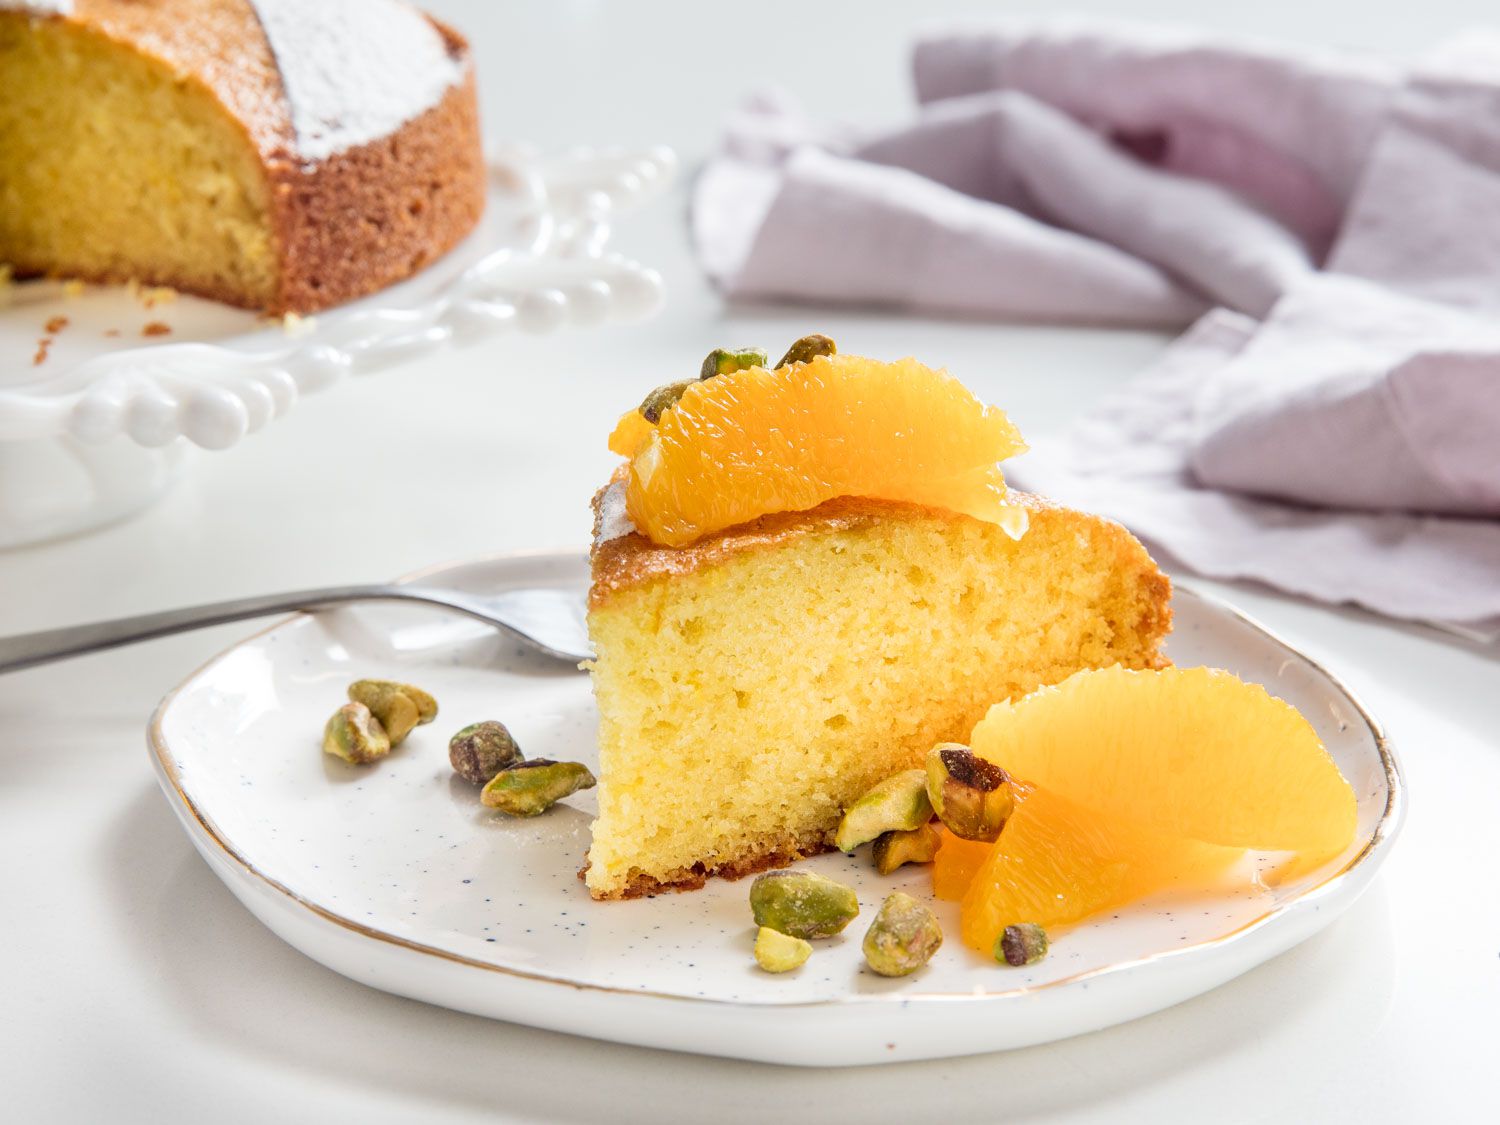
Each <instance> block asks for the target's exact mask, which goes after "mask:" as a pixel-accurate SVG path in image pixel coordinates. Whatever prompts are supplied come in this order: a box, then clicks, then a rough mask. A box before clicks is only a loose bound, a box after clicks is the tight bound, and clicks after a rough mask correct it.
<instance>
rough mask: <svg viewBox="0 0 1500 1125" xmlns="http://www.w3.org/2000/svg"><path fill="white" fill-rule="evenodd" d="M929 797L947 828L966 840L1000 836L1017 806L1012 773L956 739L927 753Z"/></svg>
mask: <svg viewBox="0 0 1500 1125" xmlns="http://www.w3.org/2000/svg"><path fill="white" fill-rule="evenodd" d="M927 796H928V799H930V800H931V801H932V811H933V812H935V813H937V816H938V819H939V820H941V821H942V822H943V824H944V825H945V826H946V827H947V829H948V831H949V832H952V833H953V834H954V835H955V836H960V837H962V838H963V839H965V840H984V841H990V840H994V839H997V838H998V837H999V835H1000V829H1001V828H1003V827H1005V818H1006V817H1008V816H1010V814H1011V811H1012V809H1014V807H1015V795H1014V794H1013V793H1012V792H1011V786H1010V775H1009V774H1008V773H1006V772H1005V771H1004V770H1003V769H1001V768H1000V767H999V766H997V765H995V764H994V763H993V762H990V761H986V760H985V759H984V758H981V757H979V756H978V755H977V754H975V753H974V751H972V750H970V749H969V748H968V747H967V746H964V745H962V744H961V743H957V742H940V743H938V744H937V745H936V746H934V747H933V748H932V750H931V751H929V752H928V755H927Z"/></svg>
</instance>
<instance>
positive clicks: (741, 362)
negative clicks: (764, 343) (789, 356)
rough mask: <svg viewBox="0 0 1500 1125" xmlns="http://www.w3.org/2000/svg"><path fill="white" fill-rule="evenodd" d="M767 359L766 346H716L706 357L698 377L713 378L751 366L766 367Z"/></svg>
mask: <svg viewBox="0 0 1500 1125" xmlns="http://www.w3.org/2000/svg"><path fill="white" fill-rule="evenodd" d="M766 359H767V356H766V350H765V349H764V348H715V349H714V350H713V351H711V352H709V353H708V355H707V356H705V357H704V359H703V367H702V369H701V370H700V371H699V372H698V378H699V379H700V380H702V379H712V378H713V377H714V376H715V375H729V374H732V373H733V372H735V371H744V370H745V369H746V368H749V367H764V366H765V365H766Z"/></svg>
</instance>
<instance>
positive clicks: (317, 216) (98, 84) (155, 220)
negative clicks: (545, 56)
mask: <svg viewBox="0 0 1500 1125" xmlns="http://www.w3.org/2000/svg"><path fill="white" fill-rule="evenodd" d="M484 196H485V170H484V162H483V157H482V153H481V147H480V141H479V125H478V111H477V104H476V99H475V92H474V76H473V68H472V66H471V63H470V58H469V52H468V48H467V45H466V44H465V42H464V40H463V39H462V38H461V37H460V36H459V35H458V34H457V33H455V32H454V31H452V30H451V29H449V28H447V27H445V26H443V25H442V24H440V23H438V22H436V21H435V20H432V19H430V18H429V17H427V16H426V15H424V14H423V13H421V12H420V11H418V10H416V9H415V8H412V7H410V6H408V5H406V4H404V3H399V2H397V0H0V263H4V264H8V265H9V266H10V267H11V269H12V270H13V272H14V273H15V274H16V275H17V276H19V277H25V276H29V275H37V274H46V275H53V276H63V277H69V278H80V279H83V280H92V281H124V280H131V279H133V280H136V281H140V282H143V283H146V284H150V285H162V286H171V287H173V288H176V289H180V290H183V291H185V292H190V293H195V294H199V295H201V296H206V297H210V298H214V299H216V300H220V301H224V302H227V303H229V304H234V305H239V306H243V307H245V308H252V309H258V310H264V311H266V312H269V313H283V312H309V311H314V310H317V309H321V308H326V307H328V306H330V305H335V304H338V303H341V302H343V301H347V300H350V299H352V298H354V297H358V296H361V295H363V294H366V293H370V292H373V291H375V290H377V289H380V288H382V287H384V286H386V285H389V284H391V283H392V282H395V281H398V280H400V279H402V278H405V277H407V276H409V275H411V274H412V273H414V272H416V271H417V270H419V269H421V268H422V267H423V266H424V265H426V264H427V263H428V262H431V261H432V260H433V259H435V258H437V257H439V256H440V255H442V254H443V253H445V252H446V251H448V250H450V249H451V248H452V247H453V246H454V245H456V244H457V243H458V242H459V241H460V240H461V239H462V238H463V237H464V235H465V234H467V233H468V232H469V231H470V230H471V229H473V227H474V225H475V223H476V222H477V221H478V219H479V216H480V214H481V212H482V211H483V208H484Z"/></svg>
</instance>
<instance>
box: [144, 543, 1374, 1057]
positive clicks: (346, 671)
mask: <svg viewBox="0 0 1500 1125" xmlns="http://www.w3.org/2000/svg"><path fill="white" fill-rule="evenodd" d="M587 573H588V572H587V563H586V561H585V559H584V558H583V557H582V556H581V555H575V554H537V555H518V556H509V557H503V558H496V559H489V560H484V561H480V562H472V563H463V564H458V565H454V566H449V567H442V568H439V569H436V570H433V571H429V572H426V573H425V574H424V575H423V577H424V579H426V580H429V581H433V582H437V583H442V584H447V585H451V586H454V587H457V588H461V589H468V590H474V591H496V590H500V589H505V588H509V587H517V586H539V585H543V586H557V587H567V588H575V589H580V590H581V589H582V588H583V586H584V585H585V583H586V582H587ZM1174 604H1175V610H1176V621H1177V628H1176V631H1175V632H1174V634H1173V636H1172V639H1171V643H1170V646H1169V650H1170V653H1171V656H1172V658H1173V659H1174V660H1175V661H1176V662H1177V663H1179V664H1183V665H1191V664H1213V665H1217V666H1221V667H1226V668H1229V669H1231V670H1232V671H1234V672H1237V673H1238V674H1240V675H1241V676H1243V677H1245V678H1247V679H1251V680H1256V681H1259V682H1260V683H1263V684H1265V685H1266V686H1267V687H1268V688H1269V689H1270V690H1271V691H1272V692H1274V693H1275V694H1277V695H1279V696H1281V697H1282V698H1284V699H1287V700H1288V701H1289V702H1291V703H1292V704H1294V705H1295V706H1297V707H1298V708H1299V709H1300V710H1301V711H1302V712H1303V714H1305V715H1306V716H1307V717H1308V719H1309V720H1310V721H1311V722H1312V723H1313V725H1314V726H1315V727H1317V729H1318V733H1319V734H1320V735H1321V736H1322V738H1323V740H1324V742H1325V743H1326V744H1327V746H1328V748H1329V751H1330V752H1331V753H1332V754H1333V756H1334V758H1335V759H1336V760H1337V762H1338V764H1339V768H1340V769H1341V770H1343V772H1344V776H1345V777H1347V778H1348V779H1349V781H1350V783H1351V784H1352V785H1353V787H1354V791H1355V794H1356V795H1357V797H1358V801H1359V831H1358V834H1357V839H1356V841H1355V844H1354V845H1353V846H1352V847H1351V848H1350V850H1349V852H1348V853H1347V854H1346V855H1344V856H1342V857H1340V858H1339V859H1338V860H1337V861H1336V862H1334V863H1332V864H1330V865H1328V867H1326V868H1324V869H1322V870H1320V871H1317V872H1314V873H1312V874H1310V875H1309V876H1307V877H1306V878H1304V879H1302V880H1301V881H1299V882H1296V883H1294V884H1292V885H1288V886H1284V887H1281V888H1279V889H1278V890H1276V891H1275V892H1272V891H1256V892H1253V893H1247V894H1243V895H1238V896H1221V897H1214V898H1205V899H1201V900H1200V899H1192V900H1181V899H1179V900H1178V901H1175V902H1162V903H1156V904H1145V905H1142V906H1139V907H1135V908H1132V909H1128V910H1123V911H1121V912H1120V913H1119V915H1118V916H1111V917H1105V918H1102V919H1100V920H1099V921H1096V922H1093V923H1090V924H1086V925H1083V926H1081V927H1078V928H1077V929H1075V930H1072V931H1070V932H1068V933H1066V934H1065V935H1063V936H1062V937H1061V938H1060V939H1059V940H1058V941H1057V943H1056V945H1055V946H1054V948H1053V951H1052V954H1051V956H1049V957H1048V958H1047V959H1046V960H1045V961H1043V962H1042V963H1041V964H1039V965H1036V966H1034V967H1032V968H1029V969H1010V968H1006V967H1003V966H998V965H995V964H993V963H986V962H985V961H984V960H983V959H982V958H980V957H978V956H977V955H975V954H974V953H972V952H970V951H969V950H967V949H966V948H964V946H963V945H962V944H961V943H960V942H959V941H958V940H957V936H956V935H957V931H958V924H957V917H956V910H955V909H954V908H953V907H952V906H951V905H949V904H939V911H940V914H941V916H942V918H943V921H944V928H945V930H946V932H947V933H948V934H949V935H950V937H949V941H948V944H947V945H946V946H945V947H944V948H943V949H942V950H941V951H940V952H939V954H938V956H937V957H936V958H935V959H934V961H933V962H932V964H930V965H929V966H928V967H927V968H926V969H924V970H923V971H922V972H920V973H919V974H917V975H915V976H913V977H909V978H906V979H903V980H894V981H892V980H886V979H883V978H880V977H877V976H875V975H873V974H871V973H870V972H869V971H868V970H866V969H864V968H863V967H862V959H861V955H860V950H859V943H860V938H861V936H862V934H863V931H864V926H865V924H866V922H867V919H868V918H869V917H870V916H872V914H873V910H872V906H873V904H876V903H878V902H879V901H880V900H881V898H882V897H883V896H884V895H885V894H888V893H889V892H890V891H891V890H893V889H896V888H902V889H907V890H910V891H913V892H914V893H917V894H921V895H924V896H929V890H928V876H927V873H926V870H925V869H903V872H902V873H901V874H900V875H899V876H897V877H891V878H882V877H880V876H878V875H876V873H875V872H874V870H873V869H872V868H871V867H870V866H869V860H868V858H867V857H866V856H864V855H858V856H856V857H853V858H850V857H845V856H841V855H831V856H823V857H820V858H818V859H815V860H811V861H809V862H808V866H809V867H811V868H812V869H815V870H819V871H823V872H825V873H828V874H831V875H835V876H836V877H838V878H840V879H843V880H846V881H848V882H850V883H852V884H854V885H855V887H856V888H857V889H858V891H859V894H860V901H861V902H862V903H864V904H865V913H864V916H863V917H862V918H861V919H859V920H857V921H856V922H855V923H854V924H853V925H852V926H851V927H850V928H849V931H848V933H847V934H846V935H844V936H842V937H840V938H836V939H833V940H832V941H829V942H822V943H819V944H818V946H817V949H816V951H815V952H814V955H813V957H812V959H811V960H810V961H809V962H808V963H807V965H806V966H805V967H804V968H802V969H801V970H799V971H798V972H796V973H793V974H788V975H786V976H775V977H773V976H769V975H767V974H765V973H762V972H760V971H759V970H757V969H756V968H755V966H754V964H753V962H752V960H751V957H750V944H751V937H752V932H753V931H752V928H751V926H750V919H749V911H748V908H747V905H746V891H747V889H748V883H746V882H739V883H729V882H722V881H716V882H712V883H711V884H710V885H709V886H708V887H707V888H705V889H704V890H701V891H697V892H694V893H689V894H677V895H662V896H658V897H657V898H654V899H641V900H637V901H633V902H616V903H595V902H593V901H592V900H590V898H589V897H588V895H587V893H586V892H585V891H584V888H583V884H582V883H581V882H579V881H578V879H577V877H576V873H577V870H578V867H579V865H580V864H581V862H582V860H583V856H584V852H585V850H586V848H587V845H588V826H589V820H590V818H591V816H592V814H593V811H594V803H593V801H592V799H591V798H592V794H591V793H584V794H579V795H577V796H575V797H573V798H570V799H569V800H568V802H567V804H566V806H564V807H559V808H556V809H554V810H553V811H552V812H550V813H549V814H547V815H546V816H544V817H540V818H538V819H536V820H531V821H513V820H507V819H504V818H502V817H498V816H495V815H491V814H490V813H488V812H487V811H486V810H484V809H483V808H482V807H481V806H480V805H479V802H478V799H477V793H476V791H475V789H474V788H473V787H471V786H469V785H467V784H466V783H464V782H462V781H458V780H457V779H455V778H453V777H452V775H451V773H450V771H449V769H448V764H447V753H446V742H447V737H448V735H449V734H451V733H452V731H454V730H456V729H458V728H459V727H460V726H463V725H464V724H467V723H471V722H475V721H478V720H480V719H485V718H499V719H503V720H504V721H505V722H506V723H507V724H508V725H509V726H510V727H511V729H512V730H513V731H514V732H515V734H516V736H517V739H518V740H519V742H520V743H521V745H522V747H523V749H524V750H525V751H526V753H527V754H528V755H531V756H545V757H553V758H571V759H577V760H583V761H590V762H591V761H592V760H593V759H594V758H595V754H596V750H595V746H594V739H593V731H594V725H595V714H594V708H593V703H592V699H591V696H590V693H589V685H588V680H587V678H586V677H585V676H583V675H581V674H579V673H577V672H574V671H572V670H570V669H568V668H567V667H565V666H560V665H558V664H555V663H551V662H547V661H544V660H542V659H541V658H537V657H533V656H529V655H527V654H525V653H523V652H521V651H519V650H518V649H517V648H516V646H515V645H514V644H512V643H510V642H506V641H502V640H501V639H499V638H498V637H496V636H495V635H494V634H492V633H489V632H487V631H485V630H484V629H483V627H481V626H478V625H475V624H472V623H469V622H465V621H460V620H452V619H446V618H442V617H437V616H433V615H432V614H430V613H426V612H423V611H419V610H417V611H414V610H410V609H403V608H390V607H375V606H371V607H361V608H359V609H353V610H344V611H339V612H336V613H329V614H324V615H319V616H316V617H309V616H303V617H297V618H293V619H291V620H288V621H286V622H284V623H282V624H279V625H276V626H274V627H273V628H271V629H269V630H268V631H266V632H263V633H261V634H259V635H257V636H255V637H252V638H250V639H249V640H247V641H245V642H243V643H242V644H240V645H237V646H236V647H234V648H232V649H230V650H229V651H228V652H227V653H225V654H224V655H223V656H220V657H219V658H217V659H216V660H214V661H213V662H212V663H210V664H209V665H208V666H206V667H205V668H203V669H202V670H201V671H199V672H197V673H196V674H195V675H193V676H192V678H190V679H189V680H188V681H187V682H186V683H184V684H183V685H182V686H181V687H180V688H178V689H177V690H176V691H175V692H174V693H173V694H172V695H170V696H168V697H167V699H166V700H164V701H163V703H162V705H161V707H160V708H159V710H158V711H157V714H156V716H155V718H154V719H153V721H152V724H151V730H150V744H151V748H152V751H153V754H152V758H153V762H154V764H155V766H156V769H157V772H158V775H159V777H160V780H161V783H162V787H163V789H164V790H165V792H166V794H167V796H168V798H169V800H170V801H171V803H172V805H173V807H174V808H175V809H176V811H177V813H178V815H179V817H180V818H181V820H182V822H183V824H184V825H185V826H186V828H187V830H188V833H189V835H190V836H191V837H192V840H193V842H194V844H195V845H196V846H197V847H198V850H199V851H200V852H201V853H202V855H203V856H204V858H205V859H206V860H207V861H208V863H209V865H210V866H211V867H212V868H213V869H214V871H215V872H217V873H218V875H219V876H220V878H222V879H223V880H224V882H225V883H226V884H227V885H228V886H229V888H230V889H231V890H232V891H233V892H234V893H235V895H236V896H238V898H239V899H240V901H241V902H243V903H244V904H245V905H246V906H247V907H249V908H250V910H251V911H252V912H253V913H254V914H255V915H256V916H257V917H258V918H260V919H261V921H263V922H264V923H265V924H266V925H267V926H269V927H270V928H271V929H272V930H274V931H275V932H276V933H277V934H278V935H280V936H281V937H282V938H283V939H285V940H286V941H288V942H289V943H291V944H292V945H294V946H295V947H297V948H298V949H300V950H302V951H303V952H304V953H306V954H307V955H308V956H310V957H312V958H314V959H315V960H318V961H320V962H322V963H323V964H325V965H327V966H328V967H330V968H332V969H334V970H335V971H337V972H340V973H343V974H344V975H346V976H349V977H352V978H354V979H355V980H359V981H363V982H364V983H366V984H369V985H372V986H374V987H376V988H381V989H385V990H386V991H389V992H394V993H397V994H400V995H403V996H410V997H414V998H417V999H421V1000H426V1001H429V1002H431V1003H434V1004H441V1005H445V1006H447V1007H451V1008H457V1009H460V1010H463V1011H468V1012H475V1013H478V1014H481V1015H486V1016H491V1017H495V1018H499V1019H506V1020H513V1021H515V1022H518V1023H525V1024H532V1025H535V1026H538V1027H545V1028H550V1029H553V1030H558V1031H567V1032H572V1033H575V1034H579V1035H587V1036H592V1037H595V1038H601V1039H612V1040H617V1041H620V1042H626V1043H637V1044H641V1045H646V1046H653V1047H664V1048H669V1049H673V1050H681V1051H692V1052H698V1053H703V1054H714V1055H725V1056H731V1057H737V1058H745V1059H756V1060H763V1061H769V1062H779V1063H790V1064H800V1065H848V1064H867V1063H878V1062H889V1061H898V1060H907V1059H920V1058H932V1057H940V1056H948V1055H961V1054H976V1053H980V1052H984V1051H992V1050H999V1049H1004V1048H1010V1047H1019V1046H1024V1045H1028V1044H1033V1043H1041V1042H1045V1041H1048V1040H1053V1039H1060V1038H1064V1037H1066V1036H1070V1035H1076V1034H1079V1033H1081V1032H1085V1031H1091V1030H1094V1029H1097V1028H1101V1027H1105V1026H1108V1025H1110V1024H1115V1023H1120V1022H1123V1021H1125V1020H1129V1019H1133V1018H1135V1017H1137V1016H1142V1015H1146V1014H1148V1013H1150V1012H1154V1011H1157V1010H1159V1009H1161V1008H1165V1007H1168V1006H1169V1005H1172V1004H1175V1003H1178V1002H1180V1001H1182V1000H1184V999H1187V998H1188V997H1190V996H1195V995H1197V994H1199V993H1202V992H1205V991H1207V990H1209V989H1211V988H1214V987H1216V986H1217V985H1220V984H1222V983H1224V982H1225V981H1227V980H1230V979H1231V978H1233V977H1235V976H1238V975H1239V974H1241V973H1243V972H1245V971H1246V970H1248V969H1251V968H1253V967H1254V966H1256V965H1258V964H1260V963H1261V962H1263V961H1266V960H1267V959H1269V958H1271V957H1274V956H1275V955H1276V954H1278V953H1280V952H1282V951H1283V950H1286V949H1288V948H1290V947H1291V946H1293V945H1295V944H1296V943H1298V942H1300V941H1302V940H1304V939H1306V938H1307V937H1309V936H1311V935H1312V934H1313V933H1314V932H1316V931H1317V930H1319V929H1321V928H1322V927H1323V926H1325V925H1327V924H1328V923H1329V922H1331V921H1332V920H1333V919H1334V917H1335V916H1336V915H1338V914H1339V913H1340V912H1341V911H1342V910H1344V909H1345V908H1346V907H1348V906H1349V905H1350V903H1351V902H1353V900H1354V899H1355V898H1356V897H1357V896H1358V895H1359V893H1360V892H1361V891H1362V890H1363V889H1364V887H1365V886H1366V885H1367V884H1368V883H1369V881H1370V878H1371V877H1372V876H1373V875H1374V873H1375V869H1376V867H1377V866H1378V865H1379V863H1380V862H1381V860H1382V859H1383V858H1384V856H1385V854H1386V852H1387V851H1388V850H1389V848H1390V845H1391V842H1392V841H1393V839H1394V838H1395V835H1396V832H1397V830H1398V828H1399V826H1400V823H1401V819H1402V812H1403V800H1402V789H1401V780H1400V772H1399V769H1398V767H1397V764H1396V761H1395V758H1394V756H1393V754H1392V752H1391V749H1390V746H1389V744H1388V743H1387V741H1386V739H1385V737H1384V735H1383V734H1382V733H1381V731H1380V729H1379V727H1378V726H1377V724H1376V723H1375V721H1374V720H1373V719H1371V718H1370V716H1369V715H1368V714H1367V713H1366V712H1365V710H1364V709H1363V708H1362V707H1361V706H1360V704H1359V703H1358V702H1357V701H1356V700H1355V699H1354V698H1353V697H1352V696H1351V695H1350V694H1349V693H1348V691H1346V690H1345V689H1344V688H1343V687H1342V686H1341V685H1340V684H1339V683H1338V682H1337V681H1336V680H1335V679H1334V678H1333V677H1332V676H1331V675H1329V674H1328V673H1327V672H1325V671H1324V670H1323V669H1321V668H1320V667H1318V665H1316V664H1315V663H1313V662H1312V661H1311V660H1309V659H1308V658H1306V657H1305V656H1302V655H1301V654H1299V653H1298V652H1296V651H1294V650H1293V649H1291V648H1290V647H1288V646H1287V645H1286V644H1285V643H1283V642H1282V641H1280V640H1278V639H1276V638H1275V637H1273V636H1271V635H1269V634H1268V633H1266V632H1265V631H1264V630H1262V629H1261V628H1260V627H1258V626H1257V625H1255V624H1254V623H1253V622H1251V621H1249V620H1247V619H1246V618H1244V617H1242V616H1241V615H1239V614H1238V613H1236V612H1235V611H1234V610H1232V609H1229V608H1228V607H1227V606H1224V605H1222V604H1220V603H1218V602H1216V601H1213V600H1211V599H1209V598H1207V597H1204V596H1202V595H1199V594H1196V593H1194V592H1193V591H1191V590H1185V589H1181V588H1179V589H1178V591H1177V594H1176V597H1175V603H1174ZM361 676H389V677H394V678H400V679H404V680H410V681H412V682H414V683H417V684H420V685H422V686H424V687H426V688H427V689H429V690H430V691H432V692H433V693H434V694H435V695H436V696H437V698H438V700H439V703H440V705H441V708H442V713H441V715H440V717H439V719H438V721H437V722H436V723H434V724H433V725H431V726H429V727H422V728H418V730H417V731H416V732H414V733H413V735H412V736H411V738H410V739H409V740H408V741H407V743H406V744H404V745H403V746H402V747H401V748H400V749H399V750H397V751H396V752H395V753H394V754H393V755H392V756H391V757H389V758H387V759H386V760H384V761H382V762H381V763H379V764H378V765H377V766H375V767H373V768H370V769H365V770H361V769H356V768H354V767H350V766H346V765H344V764H343V763H341V762H338V761H336V760H334V759H332V758H329V757H327V756H326V755H324V754H322V753H321V751H320V749H319V740H320V735H321V730H322V726H323V722H324V720H325V719H326V718H327V717H328V715H329V714H330V713H331V712H332V711H333V709H334V708H335V707H336V706H338V704H339V703H340V702H341V701H342V699H343V691H344V687H345V685H346V684H347V683H348V682H349V681H350V680H353V679H356V678H358V677H361ZM267 987H269V988H274V987H275V983H274V982H268V983H267ZM288 1001H289V1003H295V998H293V997H288Z"/></svg>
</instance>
